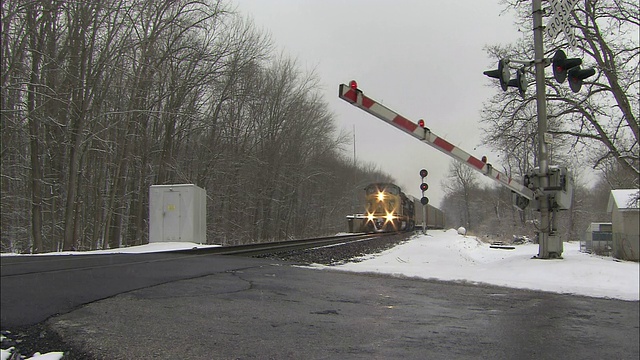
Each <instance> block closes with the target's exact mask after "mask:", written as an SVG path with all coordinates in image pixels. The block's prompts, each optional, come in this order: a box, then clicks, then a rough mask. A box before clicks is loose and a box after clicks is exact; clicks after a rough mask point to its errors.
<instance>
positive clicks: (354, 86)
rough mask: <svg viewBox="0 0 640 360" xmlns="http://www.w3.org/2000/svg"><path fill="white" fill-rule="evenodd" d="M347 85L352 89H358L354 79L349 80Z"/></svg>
mask: <svg viewBox="0 0 640 360" xmlns="http://www.w3.org/2000/svg"><path fill="white" fill-rule="evenodd" d="M349 87H350V88H352V89H353V90H357V89H358V83H357V82H356V81H355V80H351V81H349Z"/></svg>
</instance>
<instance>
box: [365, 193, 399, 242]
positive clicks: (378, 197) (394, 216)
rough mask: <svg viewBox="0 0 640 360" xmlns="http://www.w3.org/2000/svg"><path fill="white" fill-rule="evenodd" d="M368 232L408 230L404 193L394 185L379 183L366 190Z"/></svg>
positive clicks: (366, 228)
mask: <svg viewBox="0 0 640 360" xmlns="http://www.w3.org/2000/svg"><path fill="white" fill-rule="evenodd" d="M365 201H366V202H365V204H366V205H365V211H366V212H365V214H366V216H367V220H366V224H365V231H366V232H386V231H399V230H405V229H406V226H407V224H406V219H404V218H403V216H402V192H401V190H400V188H399V187H398V186H396V185H394V184H386V183H378V184H371V185H369V186H367V187H366V188H365Z"/></svg>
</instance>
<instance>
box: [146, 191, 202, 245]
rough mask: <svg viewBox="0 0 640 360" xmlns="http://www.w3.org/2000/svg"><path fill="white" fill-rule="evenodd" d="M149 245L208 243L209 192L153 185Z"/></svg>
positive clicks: (150, 198) (150, 196) (150, 199)
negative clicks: (158, 243) (159, 243)
mask: <svg viewBox="0 0 640 360" xmlns="http://www.w3.org/2000/svg"><path fill="white" fill-rule="evenodd" d="M149 242H150V243H157V242H194V243H198V244H206V242H207V192H206V191H205V190H204V189H202V188H199V187H197V186H196V185H193V184H175V185H151V187H150V188H149Z"/></svg>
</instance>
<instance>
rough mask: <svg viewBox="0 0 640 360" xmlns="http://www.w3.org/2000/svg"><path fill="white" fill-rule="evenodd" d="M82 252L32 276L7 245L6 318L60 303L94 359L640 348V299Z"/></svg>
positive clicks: (26, 319)
mask: <svg viewBox="0 0 640 360" xmlns="http://www.w3.org/2000/svg"><path fill="white" fill-rule="evenodd" d="M136 256H139V255H136ZM132 259H135V261H133V263H131V262H132ZM57 261H61V260H57ZM82 261H83V262H86V263H83V265H84V268H83V269H81V270H64V268H65V267H67V268H68V267H70V266H69V264H67V265H64V264H61V263H56V264H55V265H54V263H47V262H46V261H43V263H42V264H41V265H38V266H44V267H46V268H49V269H50V270H51V271H49V272H47V273H45V274H39V275H28V274H27V273H28V272H29V271H33V270H34V269H35V268H37V266H36V265H33V264H31V265H28V266H27V265H17V264H12V265H10V266H6V263H5V259H4V258H3V260H2V295H1V298H2V327H3V328H6V327H7V324H14V325H19V324H27V323H33V321H40V320H41V319H42V318H43V317H45V318H47V317H48V316H50V315H53V314H56V313H60V315H57V316H53V317H50V318H49V319H48V320H47V321H46V322H45V324H46V326H47V327H49V328H51V329H53V331H55V332H57V333H58V334H59V335H60V336H61V337H62V339H63V340H64V341H65V342H66V344H67V345H68V346H69V347H70V348H71V349H77V350H78V351H82V352H86V353H90V354H93V355H94V357H95V358H97V359H165V358H172V359H173V358H175V359H398V358H404V359H479V358H485V359H551V358H553V359H596V358H597V359H604V358H611V359H638V357H639V356H640V350H639V345H638V343H639V317H638V313H639V306H638V305H639V303H638V302H625V301H618V300H606V299H596V298H588V297H581V296H570V295H559V294H551V293H543V292H535V291H525V290H516V289H506V288H498V287H488V286H478V285H472V284H455V283H444V282H436V281H427V280H421V279H407V278H399V277H392V276H382V275H376V274H354V273H343V272H337V271H326V270H314V269H308V268H301V267H296V266H291V265H290V264H282V263H275V262H274V261H271V260H264V259H247V258H237V257H222V256H197V257H188V256H182V255H181V256H175V255H166V254H147V255H143V256H142V257H139V258H136V257H131V255H129V256H124V257H115V258H113V259H112V260H107V259H106V258H101V259H93V260H92V259H89V258H87V259H86V260H82ZM93 262H95V263H96V264H97V263H99V265H100V266H98V267H97V268H93V267H90V266H91V264H92V263H93ZM125 263H129V264H127V265H125ZM5 269H12V270H11V271H8V270H7V271H5ZM27 269H28V271H27ZM5 274H6V275H5ZM19 274H23V275H19ZM50 292H53V293H52V295H51V296H50V297H49V298H45V299H41V298H40V296H39V295H44V294H48V293H50ZM116 294H117V295H116ZM81 304H86V305H81Z"/></svg>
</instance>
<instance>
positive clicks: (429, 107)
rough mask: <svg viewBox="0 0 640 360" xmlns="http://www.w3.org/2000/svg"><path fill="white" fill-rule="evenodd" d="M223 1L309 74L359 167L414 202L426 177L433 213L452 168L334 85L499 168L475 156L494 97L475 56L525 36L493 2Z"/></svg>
mask: <svg viewBox="0 0 640 360" xmlns="http://www.w3.org/2000/svg"><path fill="white" fill-rule="evenodd" d="M231 1H232V2H233V3H234V4H236V5H237V6H238V10H239V11H240V12H242V13H244V14H246V15H248V16H249V17H251V18H252V19H253V21H254V22H255V25H256V27H257V28H258V29H261V30H263V31H267V32H269V33H270V34H271V36H272V39H273V41H274V44H275V46H276V49H277V50H278V51H283V53H284V54H286V55H288V56H290V57H292V58H294V59H296V60H297V62H298V65H299V66H300V68H301V69H302V70H309V71H312V70H313V71H314V72H315V73H316V75H317V76H318V78H319V79H320V83H321V87H322V88H321V89H319V90H320V91H321V92H322V94H324V96H325V100H326V101H327V102H328V104H329V107H330V109H331V111H332V112H333V113H334V114H335V115H336V121H337V124H338V126H339V127H340V128H341V129H344V130H345V131H347V132H349V133H351V132H353V129H354V127H355V135H356V157H357V159H358V160H359V161H363V162H367V163H372V164H375V165H376V166H377V167H378V168H379V169H381V170H382V171H385V172H388V173H389V174H391V175H393V176H394V177H395V178H396V179H397V180H398V185H399V186H401V187H402V188H403V190H404V191H405V192H406V193H408V194H411V195H413V196H416V197H420V194H421V193H420V189H419V184H420V176H419V175H418V173H419V171H420V169H421V168H426V169H427V170H428V171H429V176H428V178H427V180H428V181H427V183H428V184H429V190H428V191H427V196H428V197H429V199H430V202H431V203H432V204H434V205H436V206H438V204H439V203H440V200H441V199H442V197H443V194H442V191H443V190H442V186H441V184H440V183H441V180H442V179H444V178H445V177H446V173H447V171H448V168H449V163H450V161H451V160H450V158H449V157H448V156H446V155H444V154H442V153H440V152H439V151H438V150H436V149H434V148H432V147H430V146H428V145H426V144H423V143H421V142H420V141H418V140H417V139H415V138H413V137H411V136H409V135H407V134H405V133H403V132H402V131H400V130H398V129H396V128H394V127H392V126H391V125H388V124H387V123H385V122H383V121H381V120H378V119H377V118H375V117H373V116H371V115H369V114H367V113H365V112H364V111H362V110H359V109H358V108H356V107H354V106H352V105H350V104H348V103H347V102H345V101H343V100H341V99H339V98H338V86H339V84H341V83H345V84H347V83H348V82H349V81H350V80H352V79H355V80H356V81H357V82H358V84H359V87H360V89H362V90H363V92H364V93H365V94H366V95H367V96H369V97H371V98H372V99H374V100H377V101H380V102H382V103H383V104H384V105H386V106H387V107H389V108H391V109H392V110H394V111H396V112H398V113H400V114H402V115H404V116H405V117H407V118H408V119H409V120H412V121H414V122H417V121H418V119H420V118H423V119H424V120H425V122H426V126H427V127H428V128H430V129H431V131H432V132H433V133H434V134H436V135H438V136H440V137H443V138H445V139H446V140H448V141H449V142H451V143H452V144H454V145H456V146H458V147H460V148H461V149H463V150H464V151H466V152H468V153H470V154H472V155H474V156H476V157H478V158H480V157H482V155H485V154H487V155H489V162H491V163H492V164H493V165H494V167H496V168H498V169H501V168H502V167H501V166H500V159H499V158H496V156H494V155H491V154H489V152H488V150H487V149H486V148H481V147H479V143H480V135H481V132H480V126H479V120H480V111H481V110H482V103H483V102H484V101H487V100H488V99H489V98H490V97H491V96H492V95H493V94H494V93H495V92H496V91H498V89H499V87H498V86H497V85H496V84H493V80H492V79H489V78H487V77H486V76H484V75H483V74H482V72H483V71H484V70H489V69H492V68H496V67H497V61H498V59H490V58H488V57H487V55H486V53H485V51H483V47H485V46H486V45H491V44H506V43H511V42H514V41H515V40H517V39H518V38H520V37H521V36H532V33H530V34H522V33H519V32H518V31H517V28H516V27H515V26H514V25H513V17H512V15H511V14H502V15H501V12H502V10H503V8H502V7H501V6H500V5H499V3H498V1H499V0H484V1H482V0H454V1H452V0H441V1H432V0H394V1H390V0H387V1H383V0H368V1H367V0H349V1H345V0H323V1H320V0H268V1H267V0H231ZM510 91H514V90H510ZM348 150H349V154H348V156H350V157H351V156H353V154H352V153H353V148H351V149H348Z"/></svg>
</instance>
